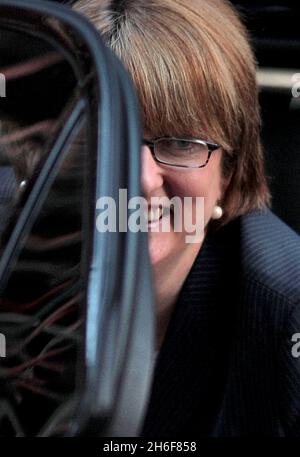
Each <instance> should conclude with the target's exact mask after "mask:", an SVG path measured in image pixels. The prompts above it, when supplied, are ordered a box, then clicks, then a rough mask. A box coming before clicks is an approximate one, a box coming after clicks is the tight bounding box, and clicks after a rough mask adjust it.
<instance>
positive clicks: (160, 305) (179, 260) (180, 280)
mask: <svg viewBox="0 0 300 457" xmlns="http://www.w3.org/2000/svg"><path fill="white" fill-rule="evenodd" d="M201 244H202V243H201ZM200 248H201V245H199V244H190V245H188V246H187V248H186V249H185V250H184V251H183V252H182V253H181V254H180V256H178V255H177V256H176V259H173V258H172V259H166V260H165V261H162V262H159V264H157V265H155V266H154V268H153V271H154V283H155V296H156V350H159V349H160V347H161V345H162V342H163V340H164V336H165V333H166V330H167V327H168V324H169V321H170V317H171V315H172V312H173V310H174V307H175V304H176V301H177V299H178V296H179V293H180V291H181V289H182V286H183V284H184V282H185V280H186V278H187V276H188V273H189V271H190V270H191V267H192V265H193V263H194V261H195V258H196V256H197V254H198V252H199V249H200Z"/></svg>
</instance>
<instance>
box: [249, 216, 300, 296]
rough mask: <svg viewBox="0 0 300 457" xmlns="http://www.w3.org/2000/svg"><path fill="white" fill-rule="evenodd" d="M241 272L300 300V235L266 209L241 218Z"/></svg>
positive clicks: (270, 287)
mask: <svg viewBox="0 0 300 457" xmlns="http://www.w3.org/2000/svg"><path fill="white" fill-rule="evenodd" d="M240 224H241V226H240V230H241V231H240V236H241V262H242V270H243V274H244V275H245V276H246V277H247V278H251V279H252V280H254V281H256V282H257V283H260V284H261V285H263V286H264V287H265V288H268V289H269V290H272V291H273V292H275V293H277V294H280V295H283V296H284V297H285V298H286V299H287V300H289V301H291V302H293V303H297V302H300V236H299V235H298V234H297V233H296V232H294V231H293V230H292V229H291V228H290V227H288V226H287V225H286V224H285V223H284V222H283V221H281V220H280V219H279V218H278V217H277V216H276V215H275V214H274V213H272V211H270V210H269V209H264V210H259V211H258V210H257V211H253V212H251V213H249V214H247V215H245V216H242V217H241V218H240Z"/></svg>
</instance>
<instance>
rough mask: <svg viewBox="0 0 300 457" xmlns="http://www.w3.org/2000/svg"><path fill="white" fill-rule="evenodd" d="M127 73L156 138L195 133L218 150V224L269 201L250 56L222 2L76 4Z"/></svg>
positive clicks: (97, 0)
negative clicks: (222, 184)
mask: <svg viewBox="0 0 300 457" xmlns="http://www.w3.org/2000/svg"><path fill="white" fill-rule="evenodd" d="M74 8H75V9H76V10H77V11H79V12H81V13H83V14H84V15H86V16H87V17H88V18H89V19H90V20H91V21H92V22H93V23H94V24H95V26H96V27H97V28H98V30H99V31H100V33H101V35H102V37H103V38H104V41H105V42H106V43H107V44H108V45H109V46H110V47H111V48H112V50H113V51H114V52H115V54H116V55H117V56H118V57H119V58H120V59H121V61H122V62H123V63H124V65H125V67H126V68H127V69H128V71H129V73H130V75H131V77H132V79H133V81H134V84H135V87H136V90H137V94H138V98H139V101H140V105H141V111H142V116H143V126H144V129H145V130H146V131H147V132H149V133H150V134H153V136H161V135H163V136H165V135H193V136H197V137H201V138H203V139H207V140H212V141H214V142H216V143H218V144H220V145H221V146H222V149H223V151H224V154H223V177H224V182H226V190H225V192H224V196H223V202H222V204H223V208H224V217H223V218H222V224H224V223H226V222H228V221H229V220H231V219H233V218H234V217H236V216H238V215H241V214H245V213H247V212H249V211H250V210H252V209H256V208H262V207H263V206H265V205H266V204H268V203H269V200H270V195H269V191H268V186H267V182H266V177H265V174H264V166H263V156H262V147H261V141H260V111H259V102H258V94H257V85H256V65H255V59H254V56H253V53H252V50H251V47H250V44H249V37H248V35H247V32H246V29H245V27H244V26H243V24H242V22H241V20H240V18H239V17H238V14H237V12H236V11H235V10H234V8H233V7H232V6H231V5H230V4H229V2H227V1H225V0H127V1H126V0H124V1H123V2H121V1H118V2H116V1H109V0H79V1H78V2H77V3H76V4H75V6H74Z"/></svg>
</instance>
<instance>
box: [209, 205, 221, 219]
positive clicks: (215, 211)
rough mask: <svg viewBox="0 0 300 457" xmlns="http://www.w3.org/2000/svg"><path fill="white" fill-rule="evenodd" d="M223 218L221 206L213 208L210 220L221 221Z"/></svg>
mask: <svg viewBox="0 0 300 457" xmlns="http://www.w3.org/2000/svg"><path fill="white" fill-rule="evenodd" d="M222 216H223V210H222V208H221V206H215V207H214V209H213V212H212V215H211V218H212V219H214V220H217V219H221V217H222Z"/></svg>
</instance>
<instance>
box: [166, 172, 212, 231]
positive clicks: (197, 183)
mask: <svg viewBox="0 0 300 457" xmlns="http://www.w3.org/2000/svg"><path fill="white" fill-rule="evenodd" d="M206 171H207V172H206ZM208 171H209V170H208V169H207V170H205V172H204V170H188V171H187V173H185V172H181V173H178V175H177V176H176V177H174V179H173V180H172V189H170V190H171V192H172V196H175V195H176V196H178V197H180V198H181V199H183V198H184V197H203V198H204V218H205V225H206V224H207V222H208V221H209V219H210V217H211V213H212V210H213V207H214V206H215V204H216V202H217V201H218V200H219V199H220V198H221V176H220V170H219V168H216V169H215V168H214V173H213V172H208ZM193 208H195V205H194V206H193Z"/></svg>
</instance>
